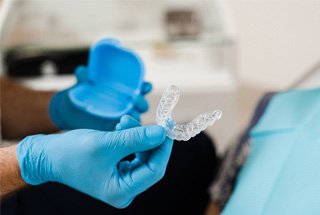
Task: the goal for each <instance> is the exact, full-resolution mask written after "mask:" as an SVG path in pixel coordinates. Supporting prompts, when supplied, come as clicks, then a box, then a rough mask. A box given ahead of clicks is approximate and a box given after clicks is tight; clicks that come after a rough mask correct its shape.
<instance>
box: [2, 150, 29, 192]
mask: <svg viewBox="0 0 320 215" xmlns="http://www.w3.org/2000/svg"><path fill="white" fill-rule="evenodd" d="M16 148H17V146H16V145H13V146H9V147H5V148H0V169H1V171H0V196H1V197H3V196H5V195H7V194H9V193H11V192H13V191H15V190H17V189H19V188H22V187H24V186H26V183H25V182H24V181H23V180H22V178H21V175H20V168H19V164H18V159H17V156H16Z"/></svg>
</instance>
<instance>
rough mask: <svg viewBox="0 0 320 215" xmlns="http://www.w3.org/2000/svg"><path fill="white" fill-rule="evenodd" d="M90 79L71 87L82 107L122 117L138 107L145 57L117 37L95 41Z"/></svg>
mask: <svg viewBox="0 0 320 215" xmlns="http://www.w3.org/2000/svg"><path fill="white" fill-rule="evenodd" d="M87 72H88V74H87V75H88V79H89V81H87V82H83V83H79V84H77V85H76V86H75V87H74V88H72V89H71V90H70V91H69V98H70V100H71V102H72V103H73V104H74V105H75V106H76V107H77V108H79V109H81V110H84V111H86V112H89V113H91V114H93V115H96V116H100V117H104V118H113V119H117V118H120V117H121V116H122V115H124V114H127V113H129V112H130V111H131V110H132V109H133V108H134V101H135V99H136V97H137V96H138V95H139V94H140V92H141V88H142V84H143V79H144V67H143V63H142V61H141V59H140V58H139V57H138V56H137V55H136V54H135V53H134V52H132V51H131V50H129V49H127V48H125V47H123V46H122V45H121V43H120V42H119V41H117V40H114V39H102V40H100V41H98V42H97V43H95V44H93V46H92V47H91V49H90V54H89V62H88V68H87Z"/></svg>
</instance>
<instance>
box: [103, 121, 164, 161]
mask: <svg viewBox="0 0 320 215" xmlns="http://www.w3.org/2000/svg"><path fill="white" fill-rule="evenodd" d="M113 135H116V136H115V137H112V139H114V141H117V142H116V143H115V144H116V146H117V147H116V150H117V151H118V155H119V156H120V158H123V157H126V156H128V155H130V154H133V153H136V152H144V151H148V150H150V149H153V148H156V147H157V146H159V145H160V144H161V143H163V141H164V140H165V138H166V131H165V129H164V128H162V127H161V126H158V125H149V126H142V127H136V128H130V129H126V130H122V131H118V132H116V133H113ZM108 140H110V138H108V139H107V140H106V143H107V142H108Z"/></svg>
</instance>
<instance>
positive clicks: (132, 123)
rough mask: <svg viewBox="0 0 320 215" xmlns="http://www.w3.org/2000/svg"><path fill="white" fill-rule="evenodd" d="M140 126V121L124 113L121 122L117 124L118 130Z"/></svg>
mask: <svg viewBox="0 0 320 215" xmlns="http://www.w3.org/2000/svg"><path fill="white" fill-rule="evenodd" d="M138 126H140V123H139V122H138V121H137V120H136V119H134V118H133V117H131V116H129V115H124V116H122V117H121V119H120V122H119V123H118V124H117V125H116V130H117V131H120V130H125V129H129V128H135V127H138Z"/></svg>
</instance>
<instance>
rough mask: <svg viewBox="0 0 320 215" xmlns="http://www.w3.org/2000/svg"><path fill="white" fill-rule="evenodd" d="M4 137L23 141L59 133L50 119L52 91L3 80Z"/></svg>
mask: <svg viewBox="0 0 320 215" xmlns="http://www.w3.org/2000/svg"><path fill="white" fill-rule="evenodd" d="M0 86H1V89H0V98H1V102H0V110H1V129H2V137H3V138H5V139H20V138H23V137H25V136H27V135H30V134H36V133H52V132H55V131H57V128H56V127H55V126H54V125H53V123H52V122H51V121H50V118H49V110H48V108H49V102H50V99H51V97H52V95H53V92H46V91H35V90H31V89H28V88H26V87H23V86H20V85H18V84H17V83H14V82H13V81H10V80H8V79H5V78H0Z"/></svg>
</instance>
